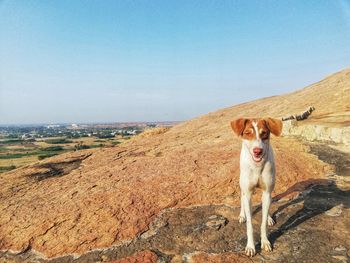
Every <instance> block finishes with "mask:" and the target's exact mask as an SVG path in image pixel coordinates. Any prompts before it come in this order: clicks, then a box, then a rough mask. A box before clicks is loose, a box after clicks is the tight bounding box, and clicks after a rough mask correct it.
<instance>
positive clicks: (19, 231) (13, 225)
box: [0, 69, 350, 262]
mask: <svg viewBox="0 0 350 263" xmlns="http://www.w3.org/2000/svg"><path fill="white" fill-rule="evenodd" d="M310 105H313V106H315V108H316V111H315V112H314V113H313V114H312V116H311V118H310V119H309V120H308V121H307V122H317V123H323V124H325V125H331V126H332V125H333V126H334V125H335V126H337V125H338V126H347V125H349V122H348V121H349V117H348V116H349V112H350V69H346V70H343V71H341V72H339V73H336V74H334V75H331V76H329V77H327V78H326V79H324V80H322V81H320V82H318V83H316V84H313V85H311V86H309V87H306V88H304V89H302V90H299V91H297V92H294V93H290V94H286V95H283V96H275V97H269V98H264V99H260V100H256V101H252V102H249V103H244V104H240V105H236V106H233V107H230V108H226V109H223V110H219V111H216V112H213V113H209V114H207V115H204V116H201V117H198V118H195V119H193V120H190V121H187V122H185V123H182V124H179V125H177V126H174V127H173V128H171V129H170V130H165V129H164V130H161V131H160V132H154V133H149V134H148V135H143V136H139V137H136V138H134V139H132V140H130V141H128V142H126V143H123V144H120V145H118V146H115V147H111V148H104V149H95V150H82V151H77V152H74V153H69V154H62V155H59V156H56V157H53V158H49V159H45V160H44V161H41V162H38V163H35V164H33V165H30V166H27V167H23V168H20V169H17V170H14V171H11V172H8V173H5V174H1V175H0V185H1V188H0V200H1V202H0V211H1V213H0V250H1V251H2V252H1V253H0V257H1V259H0V262H1V260H3V261H4V262H8V261H14V262H23V261H27V262H33V261H36V262H38V261H39V262H46V261H52V262H55V261H56V262H73V261H74V262H97V261H111V260H115V261H114V262H157V261H161V262H170V261H171V262H182V261H185V262H204V261H205V262H246V261H247V262H249V261H251V260H258V259H259V260H260V259H261V257H263V258H264V257H265V258H269V257H270V259H271V260H272V261H273V260H275V262H279V261H278V260H281V259H282V258H283V259H284V258H285V257H286V255H287V254H288V253H289V252H290V249H293V246H286V242H288V240H287V241H285V240H286V239H288V238H287V237H288V235H285V234H284V233H285V232H287V231H294V232H293V233H294V235H296V232H295V231H296V230H295V229H294V228H293V227H295V226H296V225H293V224H295V222H294V221H296V222H298V218H299V217H298V216H297V217H296V218H295V220H294V221H293V220H292V219H293V218H292V217H293V216H296V215H298V213H301V212H300V211H303V212H304V213H306V214H308V213H309V210H308V209H309V208H310V207H311V208H312V207H314V206H315V204H319V202H320V200H321V201H322V200H328V199H320V198H317V197H318V196H322V195H317V194H315V195H314V196H312V194H311V196H310V200H308V201H307V202H306V199H305V200H304V199H303V198H305V196H308V195H306V194H302V195H300V194H299V193H301V192H303V193H311V192H310V189H311V188H310V187H314V188H313V189H316V188H317V187H319V188H320V189H321V190H322V191H325V192H327V193H328V194H325V195H323V197H322V198H324V196H327V195H329V193H331V192H332V191H333V193H334V196H337V198H334V199H335V200H333V201H334V202H333V203H332V204H329V205H328V206H326V207H323V208H322V209H321V208H317V206H316V208H317V209H316V208H315V209H311V208H310V209H311V210H310V211H313V212H312V213H311V212H310V213H309V214H308V216H307V217H305V220H307V219H309V218H311V217H318V215H321V216H323V214H324V213H323V212H325V211H328V210H330V209H332V208H333V207H338V206H337V205H340V204H343V203H344V202H345V201H344V200H343V199H344V198H345V197H346V196H348V191H347V190H344V189H343V190H340V189H338V188H337V186H336V184H335V183H334V182H331V183H330V181H329V180H328V179H327V180H326V179H325V174H330V173H332V171H334V166H333V167H332V165H329V164H327V158H324V159H323V160H324V161H325V162H323V161H322V160H320V159H319V158H318V156H317V153H319V152H320V151H316V150H315V151H313V152H310V150H311V151H312V149H313V148H312V147H311V146H310V145H306V144H305V143H303V142H302V141H301V140H300V139H297V138H286V137H283V136H282V137H279V138H272V143H273V147H274V150H275V154H276V159H277V173H278V174H277V183H276V189H275V193H274V196H275V201H276V202H275V203H274V204H273V211H274V212H275V216H276V217H277V216H279V218H278V219H277V223H278V224H277V226H276V227H275V228H274V230H273V231H274V232H273V233H272V234H271V235H272V238H273V245H274V248H275V250H274V252H272V253H270V254H268V255H267V254H264V253H265V252H260V253H259V255H258V256H257V257H255V259H248V258H246V257H245V256H244V255H243V254H241V253H240V251H241V250H242V249H243V248H244V245H245V234H244V233H245V227H244V226H241V225H238V223H237V221H236V219H235V217H236V216H237V215H238V210H237V206H238V203H239V202H238V201H239V185H238V178H239V152H240V141H239V139H238V138H236V137H235V136H234V134H233V133H232V131H231V128H230V121H231V120H232V119H234V118H237V117H241V116H248V117H249V116H254V117H264V116H271V117H282V116H284V115H288V114H290V113H298V112H301V111H303V110H304V109H305V108H307V107H308V106H310ZM322 149H324V148H322ZM347 157H348V156H345V157H344V156H342V157H340V158H339V159H337V160H338V162H343V163H344V162H345V163H346V161H347V159H348V158H347ZM332 164H333V165H334V164H337V162H333V163H332ZM345 170H346V169H345ZM329 187H331V188H329ZM328 188H329V189H333V190H332V191H331V190H327V189H328ZM305 191H306V192H305ZM337 191H338V192H337ZM339 191H340V192H339ZM298 194H299V195H298ZM344 196H345V197H344ZM327 197H329V196H327ZM292 198H294V199H292ZM342 198H343V199H342ZM259 199H260V198H259V195H255V201H256V203H255V204H258V200H259ZM290 200H291V201H290ZM345 200H348V199H345ZM277 201H278V202H277ZM290 202H293V205H290V206H289V205H288V204H290ZM307 204H308V205H309V207H307V206H306V205H307ZM321 204H322V202H321ZM298 205H299V206H300V207H299V208H300V209H299V208H298ZM281 207H282V208H283V207H284V208H285V210H283V209H282V208H281ZM326 208H327V209H326ZM343 208H344V204H343V206H342V207H341V208H340V209H341V211H343ZM298 209H299V210H298ZM303 209H304V210H303ZM258 210H259V207H257V213H258V214H259V212H258ZM282 210H283V211H282ZM315 211H316V212H315ZM344 211H345V210H344ZM278 213H279V214H278ZM341 216H342V217H344V218H345V219H346V218H348V219H349V217H348V216H349V212H348V211H347V210H346V211H345V212H342V213H341ZM259 217H260V215H256V216H255V217H254V218H255V220H256V226H257V229H258V228H259V227H258V223H259V222H260V218H259ZM330 218H331V217H329V218H328V217H326V218H325V219H322V218H321V219H322V220H323V221H322V224H326V223H327V224H331V223H332V222H331V221H330V220H331V219H330ZM345 219H344V220H345ZM305 220H304V221H305ZM338 220H339V219H338ZM304 221H302V222H304ZM288 222H289V223H288ZM293 222H294V223H293ZM302 222H300V223H302ZM310 222H311V223H310ZM347 222H349V220H347ZM303 224H305V226H304V230H300V231H301V233H304V232H305V231H307V229H315V228H317V226H315V225H313V224H312V220H308V221H306V222H305V223H303ZM307 224H308V225H307ZM334 227H335V228H337V229H335V230H334V229H333V230H334V231H335V232H334V233H335V234H334V237H335V236H336V235H339V237H338V239H336V240H340V241H341V240H344V242H343V243H342V244H339V246H342V247H340V248H339V249H338V250H339V251H340V252H339V251H338V252H339V253H338V252H337V251H336V252H334V253H336V254H335V256H339V257H343V259H344V257H345V259H347V257H348V256H346V255H345V256H344V255H343V254H344V253H345V254H346V253H347V251H348V249H350V244H349V241H348V240H347V239H346V237H345V233H344V232H343V231H344V229H349V223H346V220H345V221H344V224H343V225H341V224H340V225H339V224H338V225H337V226H334ZM346 227H347V228H346ZM318 228H320V226H319V227H318ZM303 231H304V232H303ZM313 231H314V230H313ZM315 231H316V230H315ZM347 231H348V230H347ZM256 232H257V233H258V231H256ZM316 232H317V231H316ZM329 234H330V233H329ZM291 235H292V234H290V235H289V236H291ZM300 235H301V234H300ZM304 235H305V234H304ZM322 235H327V232H326V231H323V232H322ZM342 237H343V238H342ZM309 238H311V235H310V237H309ZM322 238H327V236H322ZM316 239H317V237H316ZM257 240H258V239H257ZM293 240H294V239H293ZM296 240H298V239H296ZM346 240H347V241H346ZM309 241H310V244H311V243H312V240H309ZM309 241H307V240H306V241H305V242H309ZM319 241H320V242H322V239H319ZM300 242H302V241H300ZM330 242H331V241H330ZM316 245H319V244H317V242H316V243H315V244H314V245H313V246H316ZM300 247H301V245H300V246H299V249H301V248H300ZM327 249H331V250H332V251H333V249H334V247H332V244H331V243H329V244H326V245H325V251H323V252H322V253H323V254H322V253H320V254H317V255H313V256H316V259H317V256H320V257H321V256H323V257H325V256H326V257H327V256H328V257H331V258H327V260H328V259H329V260H333V259H334V260H338V259H337V258H333V254H332V255H331V254H330V253H331V252H329V251H328V250H327ZM344 249H345V250H344ZM286 251H287V252H286ZM288 251H289V252H288ZM344 251H345V252H344ZM286 253H287V254H286ZM293 253H294V252H293ZM305 253H306V252H305ZM332 253H333V252H332ZM337 253H338V254H337ZM289 254H291V252H290V253H289ZM299 254H300V255H301V256H303V255H304V254H303V253H299ZM305 255H306V254H305ZM297 259H298V258H297V257H296V258H295V260H297ZM304 259H305V258H304ZM313 259H315V258H313ZM341 259H342V258H341ZM203 260H204V261H203ZM329 260H328V261H325V262H331V261H329ZM318 261H320V260H318ZM296 262H298V260H297V261H296ZM320 262H322V261H320ZM338 262H339V261H338Z"/></svg>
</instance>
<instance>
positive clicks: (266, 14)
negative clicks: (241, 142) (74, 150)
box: [0, 0, 350, 124]
mask: <svg viewBox="0 0 350 263" xmlns="http://www.w3.org/2000/svg"><path fill="white" fill-rule="evenodd" d="M349 62H350V1H349V0H339V1H337V0H334V1H333V0H329V1H325V0H322V1H320V0H317V1H243V0H242V1H234V0H230V1H214V0H213V1H208V0H207V1H206V0H201V1H199V0H198V1H194V0H193V1H190V0H184V1H181V0H177V1H175V0H174V1H168V0H164V1H161V0H140V1H136V0H135V1H131V0H123V1H122V0H120V1H117V0H115V1H108V0H107V1H97V0H96V1H91V0H85V1H76V0H75V1H64V0H60V1H49V0H47V1H46V0H45V1H44V0H42V1H31V0H27V1H25V0H22V1H16V0H11V1H6V0H5V1H1V0H0V123H1V124H20V123H57V122H118V121H165V120H186V119H190V118H192V117H195V116H198V115H201V114H205V113H207V112H210V111H214V110H216V109H219V108H223V107H227V106H231V105H234V104H237V103H241V102H244V101H248V100H252V99H256V98H260V97H266V96H271V95H278V94H282V93H286V92H290V91H293V90H296V89H299V88H302V87H304V86H306V85H308V84H310V83H313V82H316V81H318V80H320V79H321V78H323V77H325V76H326V75H329V74H331V73H333V72H335V71H339V70H341V69H344V68H346V67H349V65H350V63H349Z"/></svg>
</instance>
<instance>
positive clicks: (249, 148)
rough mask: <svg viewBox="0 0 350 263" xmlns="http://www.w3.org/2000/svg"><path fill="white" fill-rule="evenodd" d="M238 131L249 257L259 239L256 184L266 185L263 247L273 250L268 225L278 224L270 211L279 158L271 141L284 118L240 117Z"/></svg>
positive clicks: (236, 122)
mask: <svg viewBox="0 0 350 263" xmlns="http://www.w3.org/2000/svg"><path fill="white" fill-rule="evenodd" d="M231 127H232V129H233V131H234V133H235V134H236V135H238V136H239V137H240V138H241V139H242V149H241V155H240V178H239V184H240V188H241V211H240V215H239V218H238V220H239V223H244V222H246V223H247V246H246V248H245V253H246V255H247V256H249V257H253V256H254V255H255V243H254V236H253V225H252V203H251V197H252V194H253V192H254V189H255V188H256V187H259V188H261V189H262V222H261V249H263V250H265V251H272V247H271V243H270V241H269V240H268V238H267V225H269V226H272V225H274V224H275V222H274V220H273V219H272V217H271V216H270V214H269V209H270V204H271V192H272V191H273V189H274V187H275V174H276V168H275V160H274V154H273V150H272V146H271V144H270V135H271V133H272V134H273V135H275V136H280V134H281V132H282V121H281V120H278V119H273V118H263V119H246V118H240V119H236V120H234V121H232V122H231Z"/></svg>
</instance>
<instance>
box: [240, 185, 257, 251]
mask: <svg viewBox="0 0 350 263" xmlns="http://www.w3.org/2000/svg"><path fill="white" fill-rule="evenodd" d="M251 196H252V193H251V192H250V191H249V190H245V191H244V192H243V205H244V212H245V216H246V220H247V239H248V240H247V246H246V248H245V253H246V254H247V256H249V257H252V256H254V255H255V244H254V236H253V222H252V203H251Z"/></svg>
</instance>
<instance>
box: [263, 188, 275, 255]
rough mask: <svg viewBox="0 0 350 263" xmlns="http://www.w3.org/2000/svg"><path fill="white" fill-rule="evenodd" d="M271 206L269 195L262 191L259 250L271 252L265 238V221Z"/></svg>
mask: <svg viewBox="0 0 350 263" xmlns="http://www.w3.org/2000/svg"><path fill="white" fill-rule="evenodd" d="M270 204H271V193H270V192H268V191H263V193H262V221H261V249H264V250H265V251H271V250H272V248H271V243H270V241H269V240H268V238H267V220H268V217H269V209H270Z"/></svg>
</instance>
